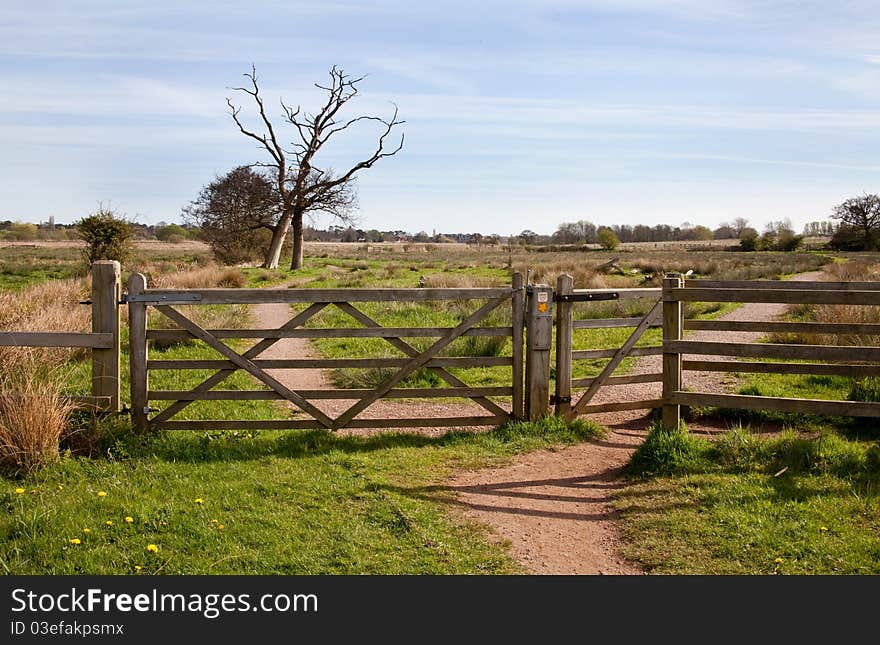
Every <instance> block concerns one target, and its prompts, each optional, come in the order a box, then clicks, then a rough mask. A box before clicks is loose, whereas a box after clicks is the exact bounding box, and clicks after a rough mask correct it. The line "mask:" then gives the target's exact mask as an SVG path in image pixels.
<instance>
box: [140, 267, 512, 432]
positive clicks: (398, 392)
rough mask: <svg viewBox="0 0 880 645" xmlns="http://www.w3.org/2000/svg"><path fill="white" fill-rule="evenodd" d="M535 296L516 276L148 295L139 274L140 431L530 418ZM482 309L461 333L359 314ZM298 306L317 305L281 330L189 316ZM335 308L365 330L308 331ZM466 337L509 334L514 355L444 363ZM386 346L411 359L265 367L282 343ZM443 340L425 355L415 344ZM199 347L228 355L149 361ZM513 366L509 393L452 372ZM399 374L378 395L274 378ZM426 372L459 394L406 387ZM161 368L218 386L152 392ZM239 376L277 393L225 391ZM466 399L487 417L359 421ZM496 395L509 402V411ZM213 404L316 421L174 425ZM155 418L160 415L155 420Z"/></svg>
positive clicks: (307, 361)
mask: <svg viewBox="0 0 880 645" xmlns="http://www.w3.org/2000/svg"><path fill="white" fill-rule="evenodd" d="M524 298H525V289H524V285H523V280H522V276H521V275H520V274H516V275H514V276H513V281H512V285H511V286H510V287H502V288H473V289H435V288H416V289H287V288H283V289H147V288H146V279H145V278H144V276H143V275H141V274H134V275H133V276H132V277H131V279H130V280H129V283H128V294H127V295H126V298H125V299H126V302H127V304H128V310H129V329H130V338H131V352H130V372H131V407H132V419H133V424H134V426H135V428H136V429H138V430H141V431H146V430H151V429H162V428H168V429H172V428H177V429H205V430H208V429H215V430H223V429H249V428H254V429H256V428H261V429H269V428H272V429H314V428H326V429H329V430H339V429H341V428H382V427H395V428H396V427H456V426H474V425H499V424H501V423H504V422H505V421H507V420H508V419H510V418H521V417H522V416H523V406H524V404H523V354H524V353H523V326H524V323H523V314H524ZM450 300H457V301H471V300H476V301H482V302H483V304H482V305H481V306H479V307H478V308H477V309H476V310H474V311H473V312H472V313H470V315H467V316H466V317H465V318H464V319H463V320H461V322H460V323H459V324H458V325H455V326H454V327H449V328H433V327H432V328H428V327H406V328H399V327H394V328H392V327H384V326H382V325H381V324H380V323H379V322H377V321H376V320H375V319H374V318H372V317H370V316H368V315H367V314H366V313H364V312H363V311H362V310H361V309H359V308H358V306H357V305H358V304H359V303H368V302H371V303H406V302H430V301H450ZM259 303H288V304H291V305H294V304H300V305H307V306H306V308H305V309H304V310H302V311H301V312H299V313H296V314H294V313H293V311H292V310H291V317H290V319H289V320H288V321H287V322H286V323H285V324H284V325H282V326H281V327H279V328H277V329H203V328H202V327H200V326H199V325H198V324H197V323H196V322H194V321H193V320H192V318H191V316H189V317H188V316H187V315H185V314H184V313H182V311H181V310H182V309H184V308H185V307H186V306H191V305H224V304H259ZM150 307H152V308H154V309H155V310H156V311H159V312H161V313H162V314H163V315H164V317H165V318H167V319H169V320H170V321H172V322H173V323H175V325H177V328H176V329H148V326H147V311H148V308H150ZM327 307H335V308H336V309H338V310H339V311H341V312H343V313H344V314H346V315H347V316H348V317H350V318H351V319H352V320H353V321H354V322H355V323H357V324H358V325H359V326H357V327H348V328H306V327H305V326H304V325H305V324H306V323H307V322H308V321H309V320H311V319H312V318H313V317H314V316H315V315H316V314H318V313H319V312H320V311H322V310H324V309H325V308H327ZM499 308H504V309H507V310H508V311H507V312H505V314H509V319H510V324H509V325H505V326H494V327H485V326H480V325H479V324H480V323H481V322H482V321H484V320H486V318H487V317H488V316H489V315H490V314H491V313H492V312H493V311H495V310H497V309H499ZM465 336H507V337H510V338H511V339H512V343H511V347H512V350H511V354H510V355H509V356H459V357H456V356H445V355H444V356H441V352H443V350H445V349H446V348H448V347H449V346H450V345H451V344H452V343H453V341H455V340H456V339H459V338H462V337H465ZM288 337H290V338H321V337H335V338H382V339H384V340H385V341H386V342H387V343H388V344H390V345H391V346H392V347H394V348H395V349H396V350H398V351H399V352H401V353H403V355H404V356H405V357H404V358H398V357H391V358H328V359H323V358H322V359H312V358H287V359H279V360H263V359H260V354H262V353H263V352H264V351H265V350H266V349H268V348H269V347H271V346H272V345H273V344H275V343H276V342H277V341H278V340H279V339H281V338H288ZM411 337H418V338H437V340H436V341H434V342H433V343H431V344H430V346H429V347H428V348H427V349H424V350H422V351H419V350H417V349H416V348H415V347H413V345H412V344H410V342H407V340H405V339H406V338H411ZM192 338H195V339H198V340H201V341H203V342H204V343H205V344H207V345H208V346H209V347H211V348H213V349H214V350H216V351H217V353H218V354H219V355H220V357H221V358H220V359H218V360H161V359H151V358H150V357H149V356H148V351H149V350H148V347H149V341H151V340H154V341H158V340H163V341H173V340H184V339H192ZM230 338H256V339H260V340H259V341H258V342H257V343H256V344H254V345H253V346H252V347H250V348H249V349H248V350H247V351H244V352H241V353H239V352H238V351H236V350H234V349H232V348H231V347H230V346H229V345H227V344H226V343H224V342H223V340H224V339H230ZM499 365H501V366H507V367H509V368H510V373H511V379H510V385H508V386H504V387H470V386H468V385H467V383H466V382H464V381H462V380H461V379H459V378H458V377H457V376H455V375H453V374H452V373H451V372H450V371H449V370H448V369H447V368H468V367H487V366H499ZM339 367H353V368H394V369H396V371H395V372H393V374H391V375H390V376H388V377H387V378H385V379H384V380H383V381H382V382H381V383H380V384H379V385H378V386H377V387H375V388H373V389H348V390H340V389H328V390H303V389H300V388H296V387H292V388H291V387H287V386H286V385H284V384H283V383H281V382H279V381H278V380H277V379H276V378H274V377H273V376H272V375H271V374H270V373H269V372H268V371H267V370H270V369H272V368H315V369H321V368H325V369H326V368H339ZM421 368H425V369H428V370H430V371H432V372H433V373H434V374H436V375H437V376H438V377H439V378H440V379H441V380H442V381H445V382H446V383H447V384H448V385H449V387H440V388H421V389H415V388H398V387H396V386H398V385H399V384H400V383H401V381H403V380H404V379H405V378H406V377H407V376H409V375H410V374H412V373H414V372H415V371H416V370H419V369H421ZM157 369H201V370H204V369H211V370H216V371H215V373H214V374H213V375H212V376H210V377H209V378H207V379H205V380H203V381H202V382H201V383H200V384H199V385H198V386H196V387H194V388H192V389H191V390H188V391H161V390H151V389H150V388H149V378H148V374H149V372H150V371H152V370H157ZM236 370H244V371H246V372H247V373H249V374H250V375H251V376H253V377H254V378H255V379H257V380H258V381H260V382H262V383H263V384H264V385H266V386H268V387H269V388H270V390H269V391H266V390H250V391H241V390H217V389H214V388H215V386H217V385H220V384H221V383H222V382H223V381H224V380H226V379H227V378H228V377H229V376H230V375H231V374H232V373H233V372H235V371H236ZM395 397H397V398H436V397H464V398H467V399H470V400H471V401H473V402H474V403H476V404H477V405H479V406H480V407H482V408H483V409H484V410H485V411H486V412H487V414H485V415H477V416H467V417H447V418H370V419H363V418H358V415H359V414H360V413H361V412H363V411H364V410H366V409H367V408H368V407H369V406H371V405H372V404H374V403H375V402H376V401H379V400H380V399H383V398H395ZM490 397H509V400H510V405H509V409H508V408H505V407H502V405H499V403H497V402H496V401H493V400H492V399H491V398H490ZM207 399H214V400H217V399H226V400H238V401H243V400H256V399H278V400H287V401H289V402H290V403H292V404H293V405H294V406H296V407H297V408H299V409H300V410H301V411H303V412H305V413H306V414H308V415H309V417H310V418H309V419H280V420H271V421H250V420H235V419H231V420H230V419H216V420H197V421H194V420H174V419H173V417H174V416H175V415H176V414H177V413H178V412H180V411H181V410H183V409H184V408H186V407H187V406H188V405H190V404H191V403H192V402H193V401H198V400H207ZM317 399H346V400H354V401H355V402H354V403H353V404H351V405H350V406H349V407H347V408H346V409H345V410H344V411H342V412H341V413H340V414H338V415H337V416H331V415H329V414H328V413H326V412H325V411H323V410H322V409H321V408H320V407H318V406H317V405H315V404H314V403H312V401H314V400H317ZM157 400H165V401H167V400H170V401H173V402H172V403H171V404H170V405H169V406H168V407H166V408H164V409H162V410H161V411H160V410H154V409H153V408H151V407H150V402H151V401H157ZM152 412H158V414H155V415H152V416H151V413H152Z"/></svg>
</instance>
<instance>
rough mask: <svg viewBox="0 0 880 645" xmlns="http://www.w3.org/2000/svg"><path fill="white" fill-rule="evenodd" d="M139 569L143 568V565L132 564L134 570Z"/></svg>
mask: <svg viewBox="0 0 880 645" xmlns="http://www.w3.org/2000/svg"><path fill="white" fill-rule="evenodd" d="M141 569H143V567H142V566H141V565H139V564H136V565H134V570H135V571H140V570H141Z"/></svg>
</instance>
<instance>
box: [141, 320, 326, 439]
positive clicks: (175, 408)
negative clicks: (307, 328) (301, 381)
mask: <svg viewBox="0 0 880 645" xmlns="http://www.w3.org/2000/svg"><path fill="white" fill-rule="evenodd" d="M133 304H135V303H133ZM326 306H327V304H326V303H314V304H312V305H309V306H308V307H306V308H305V309H304V310H303V311H301V312H300V313H298V314H296V315H295V316H294V317H293V318H291V319H290V320H288V321H287V322H286V323H284V324H283V325H281V327H279V329H281V330H288V329H293V328H294V327H298V326H300V325H304V324H306V322H308V321H309V319H310V318H311V317H312V316H314V315H316V314H317V313H319V312H320V311H322V310H323V309H324V308H325V307H326ZM277 342H278V339H277V338H264V339H263V340H261V341H260V342H259V343H257V344H255V345H254V346H253V347H251V348H250V349H248V350H247V351H246V352H245V353H244V354H242V356H244V357H245V358H247V359H249V360H252V359H253V358H254V357H256V356H259V355H260V354H262V353H263V352H264V351H266V350H267V349H269V348H270V347H271V346H272V345H274V344H275V343H277ZM154 362H155V361H148V362H147V363H146V366H147V369H157V368H155V367H151V364H152V363H154ZM213 362H214V363H220V364H221V365H220V366H218V367H212V368H208V369H219V370H221V371H219V372H217V373H216V374H212V375H211V376H209V377H208V378H206V379H205V380H204V381H202V382H201V383H199V384H198V385H197V386H195V387H194V388H193V391H194V392H206V391H208V390H210V389H211V388H213V387H214V386H215V385H219V384H220V383H222V382H223V381H225V380H226V379H227V378H229V377H230V376H231V375H232V374H233V373H234V372H235V370H236V369H238V368H237V367H236V366H235V365H233V364H232V363H231V362H229V361H213ZM262 367H265V366H262ZM176 369H186V368H176ZM190 403H192V401H177V402H176V403H173V404H171V405H169V406H168V407H167V408H165V409H164V410H162V411H161V412H160V413H159V414H157V415H156V416H155V417H153V419H152V420H151V423H161V422H162V421H166V420H168V419H170V418H171V417H173V416H174V415H175V414H177V413H178V412H180V411H181V410H183V409H184V408H185V407H186V406H188V405H189V404H190Z"/></svg>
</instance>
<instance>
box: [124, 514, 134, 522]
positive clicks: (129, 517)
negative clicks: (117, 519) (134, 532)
mask: <svg viewBox="0 0 880 645" xmlns="http://www.w3.org/2000/svg"><path fill="white" fill-rule="evenodd" d="M132 522H134V518H133V517H132V516H131V515H126V516H125V523H126V524H131V523H132Z"/></svg>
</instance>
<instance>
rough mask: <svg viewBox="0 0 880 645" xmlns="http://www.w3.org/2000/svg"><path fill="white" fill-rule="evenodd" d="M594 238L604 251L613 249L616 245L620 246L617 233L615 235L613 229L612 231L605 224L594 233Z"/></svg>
mask: <svg viewBox="0 0 880 645" xmlns="http://www.w3.org/2000/svg"><path fill="white" fill-rule="evenodd" d="M596 238H597V240H598V242H599V244H600V245H601V246H602V248H603V249H605V250H606V251H613V250H614V249H616V248H617V247H618V246H620V240H619V239H618V237H617V235H615V233H614V231H612V230H611V229H610V228H608V227H607V226H602V227H600V228H599V232H598V233H597V234H596Z"/></svg>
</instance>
